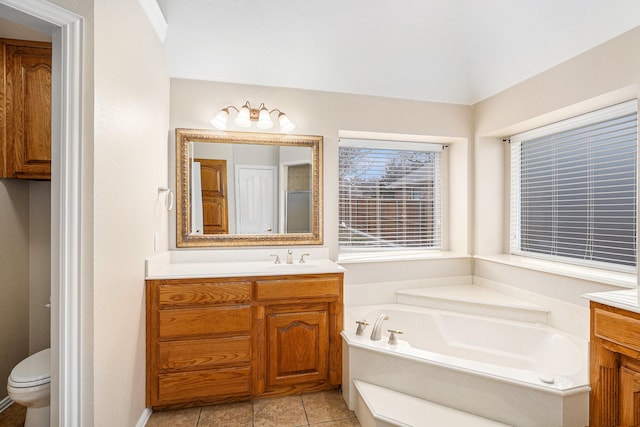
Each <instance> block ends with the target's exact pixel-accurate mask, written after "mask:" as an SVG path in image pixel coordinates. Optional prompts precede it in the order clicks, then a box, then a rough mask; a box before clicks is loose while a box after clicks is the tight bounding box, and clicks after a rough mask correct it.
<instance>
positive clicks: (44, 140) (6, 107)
mask: <svg viewBox="0 0 640 427" xmlns="http://www.w3.org/2000/svg"><path fill="white" fill-rule="evenodd" d="M0 66H1V67H0V178H22V179H45V180H48V179H51V43H44V42H31V41H24V40H11V39H0Z"/></svg>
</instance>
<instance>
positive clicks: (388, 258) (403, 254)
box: [337, 251, 471, 264]
mask: <svg viewBox="0 0 640 427" xmlns="http://www.w3.org/2000/svg"><path fill="white" fill-rule="evenodd" d="M457 258H471V256H470V255H466V254H461V253H456V252H441V251H433V252H431V251H429V252H427V251H400V252H396V251H388V252H352V253H342V254H340V255H339V256H338V261H337V262H338V264H360V263H366V262H396V261H422V260H434V259H457Z"/></svg>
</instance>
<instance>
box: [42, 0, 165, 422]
mask: <svg viewBox="0 0 640 427" xmlns="http://www.w3.org/2000/svg"><path fill="white" fill-rule="evenodd" d="M52 2H53V3H55V4H57V5H60V6H62V7H64V8H66V9H68V10H71V11H73V12H75V13H77V14H78V15H80V16H82V17H83V36H84V39H83V45H82V73H83V81H82V94H83V111H82V120H83V123H82V187H81V192H82V219H81V220H82V273H81V281H82V291H81V295H82V305H83V313H82V354H83V356H82V357H83V358H82V396H83V407H82V417H83V421H82V425H87V426H96V427H99V426H114V425H119V426H120V425H121V426H131V425H135V424H136V422H137V421H138V419H139V417H140V415H141V413H142V411H143V410H144V407H145V402H144V398H145V385H144V384H145V311H144V260H145V259H146V258H147V257H149V256H151V255H152V254H153V253H154V234H156V233H157V234H158V237H159V239H158V241H159V244H158V250H159V251H163V250H166V249H167V247H168V243H167V242H168V237H167V228H168V225H167V214H166V211H165V210H163V208H162V205H163V203H162V201H163V200H164V196H161V197H159V196H158V187H159V186H166V185H168V181H167V164H168V161H167V129H168V128H169V117H168V112H169V79H168V74H167V67H166V64H165V62H164V53H163V51H162V46H161V43H160V41H159V39H158V38H157V37H156V34H155V32H154V31H153V29H152V26H151V24H150V23H149V21H148V20H147V18H146V16H145V15H144V13H143V11H142V8H141V6H140V5H139V3H138V2H136V1H128V0H115V1H114V0H52ZM54 332H55V331H54ZM52 339H54V340H55V339H57V336H53V337H52ZM52 405H53V406H52V410H53V411H55V410H56V402H55V400H52ZM54 417H55V416H54Z"/></svg>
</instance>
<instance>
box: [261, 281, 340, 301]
mask: <svg viewBox="0 0 640 427" xmlns="http://www.w3.org/2000/svg"><path fill="white" fill-rule="evenodd" d="M340 288H341V284H340V281H339V279H338V278H336V277H314V278H300V279H275V280H258V281H256V298H257V299H289V298H312V297H327V296H338V295H339V294H340Z"/></svg>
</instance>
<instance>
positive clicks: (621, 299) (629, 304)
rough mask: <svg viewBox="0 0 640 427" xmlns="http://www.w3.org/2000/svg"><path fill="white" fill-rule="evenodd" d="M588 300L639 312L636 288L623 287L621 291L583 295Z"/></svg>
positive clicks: (639, 305) (639, 306)
mask: <svg viewBox="0 0 640 427" xmlns="http://www.w3.org/2000/svg"><path fill="white" fill-rule="evenodd" d="M583 297H584V298H586V299H588V300H589V301H594V302H598V303H600V304H605V305H609V306H612V307H617V308H621V309H623V310H628V311H632V312H634V313H640V304H639V303H638V290H637V289H624V290H622V291H608V292H594V293H591V294H585V295H583Z"/></svg>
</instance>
